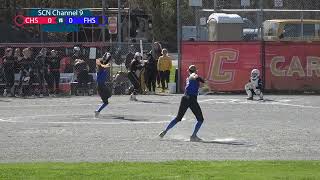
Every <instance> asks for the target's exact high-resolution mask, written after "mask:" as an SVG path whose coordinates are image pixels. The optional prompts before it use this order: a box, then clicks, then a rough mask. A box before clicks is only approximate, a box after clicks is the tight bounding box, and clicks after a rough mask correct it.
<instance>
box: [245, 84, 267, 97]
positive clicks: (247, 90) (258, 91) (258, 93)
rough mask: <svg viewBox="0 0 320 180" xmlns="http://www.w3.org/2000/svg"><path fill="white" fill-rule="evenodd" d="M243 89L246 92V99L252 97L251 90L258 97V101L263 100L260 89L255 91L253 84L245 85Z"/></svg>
mask: <svg viewBox="0 0 320 180" xmlns="http://www.w3.org/2000/svg"><path fill="white" fill-rule="evenodd" d="M244 89H245V90H246V92H247V95H248V97H249V98H250V97H253V94H252V90H253V91H254V93H255V94H256V95H258V96H259V97H260V99H263V93H262V92H261V90H260V89H256V87H255V86H254V84H253V83H250V82H249V83H247V84H246V85H245V86H244Z"/></svg>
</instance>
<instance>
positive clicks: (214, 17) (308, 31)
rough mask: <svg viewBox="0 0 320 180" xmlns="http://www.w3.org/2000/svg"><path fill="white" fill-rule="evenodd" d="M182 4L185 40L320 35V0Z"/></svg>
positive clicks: (195, 1) (183, 0) (205, 0)
mask: <svg viewBox="0 0 320 180" xmlns="http://www.w3.org/2000/svg"><path fill="white" fill-rule="evenodd" d="M191 2H193V4H191ZM199 2H200V3H199ZM180 4H181V6H180V12H181V13H180V15H178V18H180V19H181V27H180V28H181V29H182V40H184V41H257V40H262V39H264V40H267V41H270V40H271V41H273V40H288V41H291V40H319V36H320V34H319V33H320V30H319V25H320V20H319V15H320V10H319V7H320V1H316V0H304V1H298V0H270V1H262V0H241V1H240V0H211V1H209V0H202V1H198V0H190V1H187V0H181V1H180ZM197 5H199V6H197ZM232 14H233V15H232Z"/></svg>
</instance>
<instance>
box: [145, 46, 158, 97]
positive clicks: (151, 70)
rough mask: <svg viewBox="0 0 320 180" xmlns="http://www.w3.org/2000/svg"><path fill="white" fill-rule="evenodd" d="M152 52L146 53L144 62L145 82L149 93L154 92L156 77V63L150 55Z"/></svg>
mask: <svg viewBox="0 0 320 180" xmlns="http://www.w3.org/2000/svg"><path fill="white" fill-rule="evenodd" d="M151 53H152V52H150V53H148V54H147V60H148V61H147V63H146V65H145V66H146V76H145V77H146V84H147V87H148V89H149V92H150V94H155V92H156V78H157V63H156V60H155V59H154V58H153V57H152V54H151Z"/></svg>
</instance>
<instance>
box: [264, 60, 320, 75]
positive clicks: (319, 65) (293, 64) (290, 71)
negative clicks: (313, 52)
mask: <svg viewBox="0 0 320 180" xmlns="http://www.w3.org/2000/svg"><path fill="white" fill-rule="evenodd" d="M306 59H307V63H306V67H305V68H306V70H304V68H303V65H302V64H301V60H300V59H299V57H298V56H293V57H292V59H291V60H290V64H289V65H288V66H284V67H279V66H278V67H277V65H278V64H279V63H285V62H286V59H285V57H284V56H275V57H273V58H272V59H271V62H270V71H271V74H272V75H273V76H278V77H283V76H294V75H295V74H296V75H298V76H299V77H306V76H308V77H312V76H313V75H315V76H316V77H320V57H316V56H307V57H306Z"/></svg>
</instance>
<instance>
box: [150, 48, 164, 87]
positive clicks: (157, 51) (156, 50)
mask: <svg viewBox="0 0 320 180" xmlns="http://www.w3.org/2000/svg"><path fill="white" fill-rule="evenodd" d="M161 53H162V46H161V44H160V43H159V42H155V43H153V45H152V57H153V58H154V59H155V61H156V64H158V60H159V57H160V56H161V55H162V54H161ZM156 80H157V84H158V88H160V84H161V80H160V73H159V71H157V74H156Z"/></svg>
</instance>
